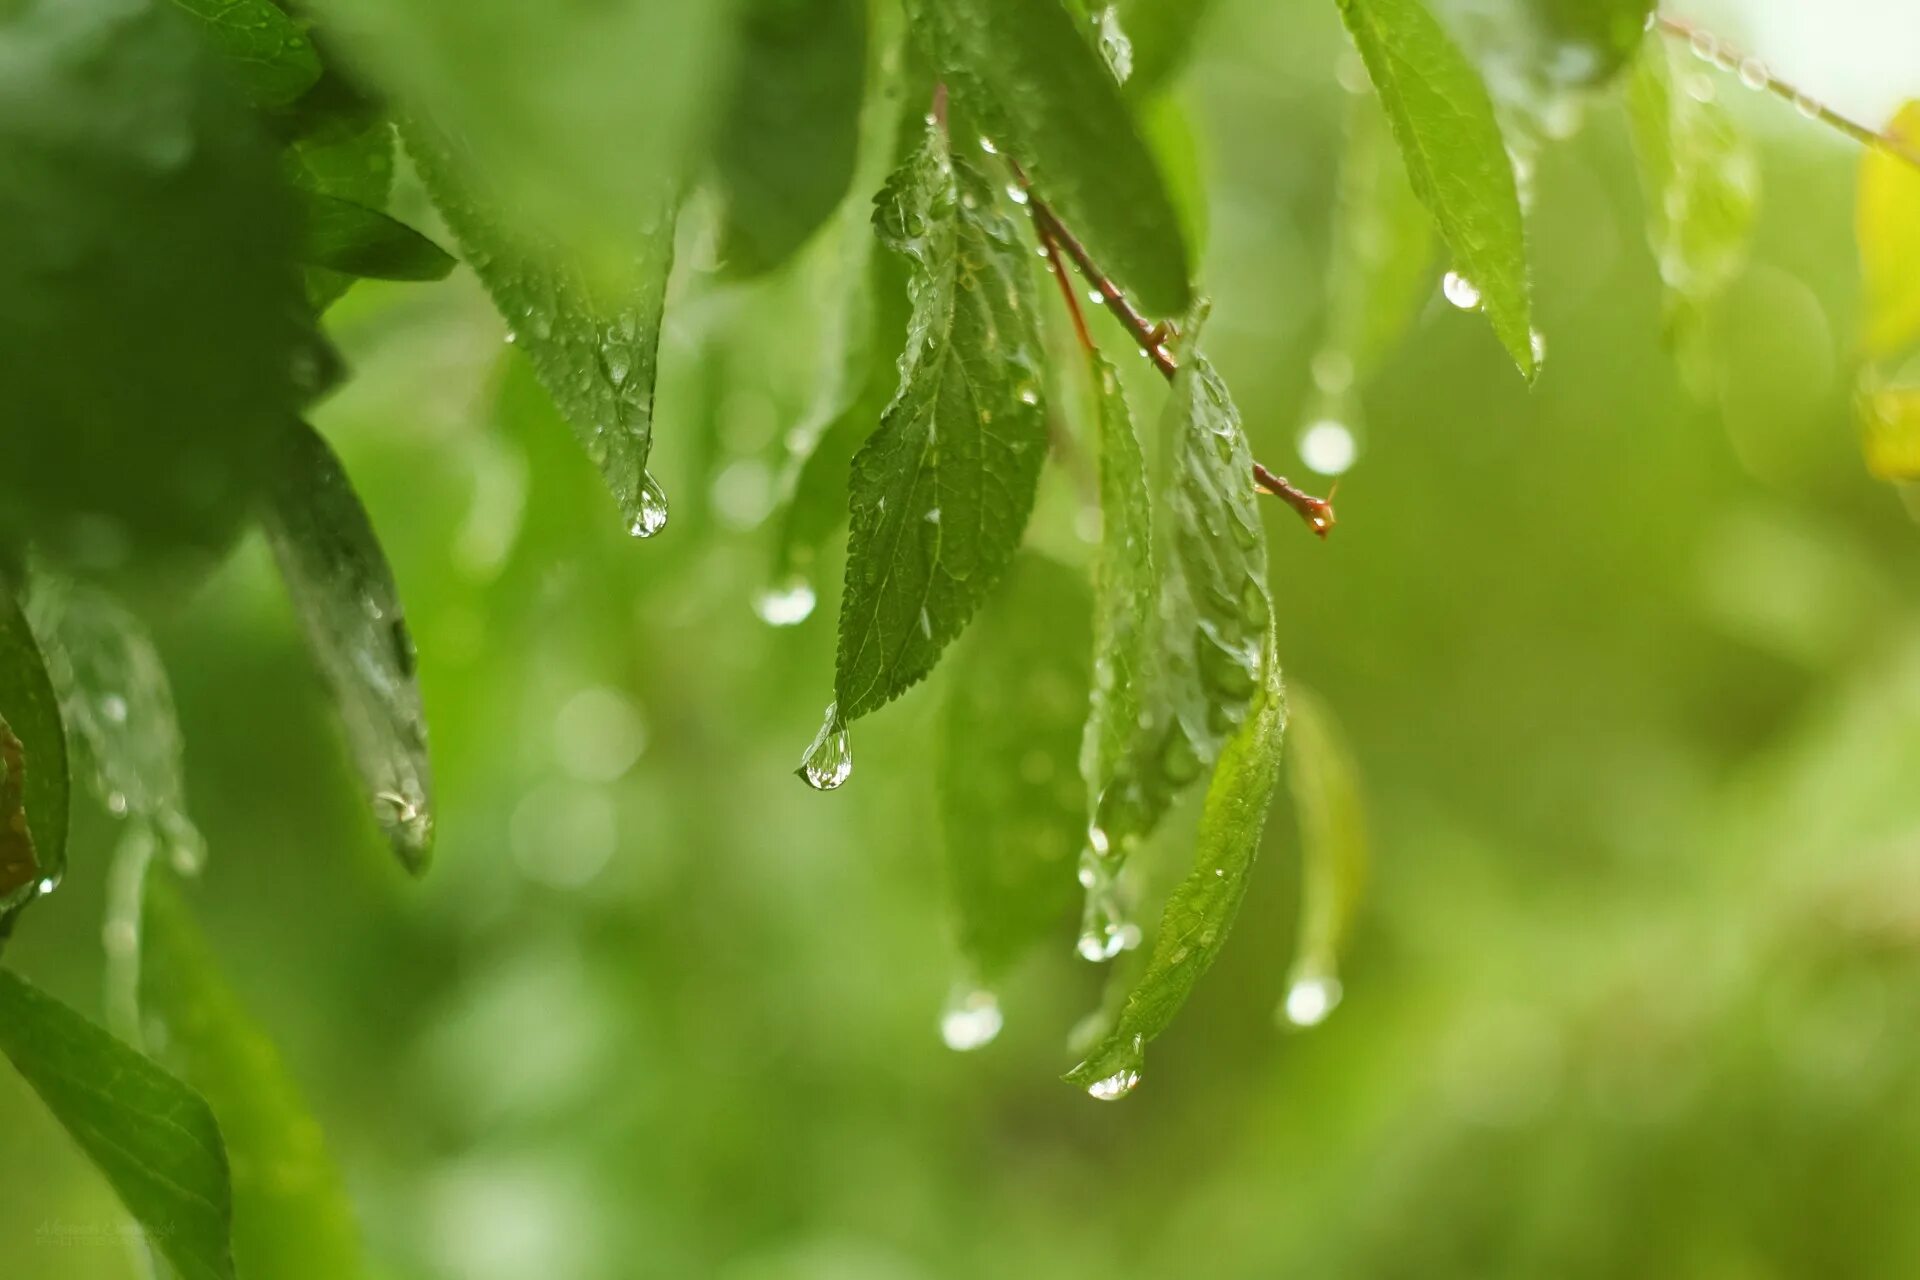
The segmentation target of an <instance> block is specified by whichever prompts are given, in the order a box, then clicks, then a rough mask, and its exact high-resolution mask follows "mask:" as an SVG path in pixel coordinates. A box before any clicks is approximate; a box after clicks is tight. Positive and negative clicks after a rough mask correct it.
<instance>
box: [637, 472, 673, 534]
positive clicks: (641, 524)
mask: <svg viewBox="0 0 1920 1280" xmlns="http://www.w3.org/2000/svg"><path fill="white" fill-rule="evenodd" d="M666 527H667V491H666V490H665V489H662V488H661V487H660V482H659V481H658V480H655V479H654V478H653V473H652V472H651V471H648V472H645V473H644V474H642V475H641V477H640V509H639V510H638V511H637V512H635V513H634V517H633V523H632V524H630V525H628V526H627V532H628V533H630V534H632V535H633V536H634V537H636V538H651V537H652V536H653V535H654V534H656V533H659V532H660V531H661V530H662V529H664V528H666Z"/></svg>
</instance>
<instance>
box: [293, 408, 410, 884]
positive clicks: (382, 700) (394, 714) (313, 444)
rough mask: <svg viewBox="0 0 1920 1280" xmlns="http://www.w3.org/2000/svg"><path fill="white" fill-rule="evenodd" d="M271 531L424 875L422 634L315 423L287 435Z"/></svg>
mask: <svg viewBox="0 0 1920 1280" xmlns="http://www.w3.org/2000/svg"><path fill="white" fill-rule="evenodd" d="M262 524H263V526H264V527H265V529H266V534H267V542H268V544H269V545H270V546H272V548H273V555H274V559H275V560H276V561H278V563H279V566H280V576H281V578H282V579H284V580H285V582H286V584H287V594H288V596H289V597H290V598H291V599H292V601H293V609H294V613H295V615H296V616H297V617H298V618H299V620H300V625H301V627H302V629H303V630H305V632H306V636H307V645H308V647H309V648H310V649H311V650H312V651H313V656H314V660H315V662H316V663H317V664H318V665H319V667H320V672H321V674H322V675H323V676H324V677H325V678H326V681H327V685H328V687H329V688H330V690H331V691H332V693H333V700H334V705H335V707H336V708H337V709H338V710H339V713H340V718H341V722H342V724H343V725H344V726H345V729H346V736H347V745H348V747H349V749H350V750H351V752H352V754H353V760H354V764H355V766H356V767H357V768H358V769H359V771H360V777H361V780H362V781H363V782H364V783H365V785H366V788H367V792H368V795H369V796H370V798H371V801H372V804H373V811H374V816H375V818H376V819H378V821H379V823H380V826H381V829H382V830H383V831H384V832H385V833H386V836H387V840H388V842H389V843H390V844H391V845H392V846H393V851H394V853H395V854H397V855H398V856H399V858H400V861H401V862H402V863H403V864H404V865H405V866H406V867H407V869H408V870H410V871H413V872H415V873H416V874H417V873H419V872H421V871H424V870H425V869H426V865H427V859H428V857H429V856H430V854H431V853H432V849H433V779H432V773H431V770H430V768H429V765H428V761H427V726H426V718H425V716H424V714H423V713H422V711H421V707H420V688H419V685H418V684H417V683H416V682H415V678H414V649H413V637H412V635H411V634H410V633H409V632H408V630H407V623H406V618H405V615H404V614H403V613H402V611H401V607H400V593H399V590H398V589H397V588H396V587H395V586H394V582H393V572H392V570H391V569H389V568H388V567H387V558H386V555H385V554H384V553H383V552H382V551H381V550H380V542H379V539H378V538H377V537H376V536H375V534H374V531H373V524H372V522H371V521H370V520H368V518H367V513H366V511H365V509H364V508H362V507H361V505H360V499H359V498H358V497H356V496H355V494H354V492H353V486H352V484H351V483H350V482H349V481H348V479H347V474H346V472H345V471H344V470H342V469H341V466H340V461H339V459H337V458H335V457H334V455H333V450H331V449H330V448H328V447H327V443H326V441H324V440H322V439H321V438H320V436H319V434H318V433H316V432H315V431H314V430H313V428H312V427H309V426H307V425H306V424H305V423H295V424H293V425H292V426H290V427H289V428H288V430H287V432H286V435H285V437H284V440H283V443H282V446H281V451H280V460H279V465H278V467H277V469H276V471H275V473H274V477H273V484H272V486H271V489H270V496H269V501H268V504H267V509H266V511H265V513H264V514H263V517H262Z"/></svg>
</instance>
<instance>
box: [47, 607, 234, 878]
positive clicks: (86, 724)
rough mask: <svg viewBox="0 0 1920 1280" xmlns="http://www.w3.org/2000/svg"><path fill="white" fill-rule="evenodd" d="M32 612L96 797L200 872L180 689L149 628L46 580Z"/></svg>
mask: <svg viewBox="0 0 1920 1280" xmlns="http://www.w3.org/2000/svg"><path fill="white" fill-rule="evenodd" d="M28 606H29V607H28V612H29V614H30V615H31V617H32V619H33V624H34V628H35V630H36V631H38V632H39V634H40V635H41V636H42V637H43V638H44V639H45V641H46V648H47V653H48V655H49V658H48V663H47V670H48V673H49V674H50V675H51V677H52V680H53V687H54V689H55V691H56V692H57V693H58V694H59V698H60V709H61V713H62V714H63V716H64V717H65V719H66V723H67V726H68V729H69V730H70V731H71V733H72V735H73V738H74V740H75V742H76V743H77V744H79V745H80V746H81V747H83V748H84V751H83V753H82V754H83V756H84V758H85V759H86V761H87V762H88V764H89V765H90V768H89V769H88V770H87V772H86V777H87V779H88V781H89V782H91V784H92V786H93V791H94V794H95V795H96V796H97V797H98V798H99V800H100V803H101V804H103V805H105V806H106V808H107V810H108V811H109V812H110V813H112V814H114V815H115V816H116V817H125V816H132V817H135V818H140V819H144V820H145V821H146V822H148V823H149V824H151V826H152V827H153V828H154V830H155V831H156V832H157V833H158V835H159V837H160V839H161V842H162V844H163V846H164V847H165V848H166V850H167V852H168V855H169V857H170V858H171V859H172V861H173V863H174V865H175V866H176V867H179V868H181V869H182V870H192V869H196V868H197V867H198V866H199V865H200V862H201V861H202V859H203V857H204V852H205V843H204V842H203V841H202V840H201V838H200V833H199V831H197V830H196V829H195V827H194V825H193V822H192V820H191V819H190V818H188V816H187V795H186V781H185V771H184V769H183V767H182V755H183V751H182V744H181V739H180V721H179V717H178V715H177V714H176V712H175V710H174V702H173V687H172V685H171V683H170V682H169V681H168V679H167V671H166V667H165V666H164V665H163V664H162V662H161V660H160V652H159V650H158V649H156V648H155V647H154V643H153V637H152V636H151V635H150V634H149V633H148V631H147V628H146V624H145V623H143V622H141V621H140V619H139V618H138V617H136V616H135V615H134V614H133V613H132V612H130V611H129V610H128V609H126V608H125V607H124V606H122V605H121V604H119V603H118V602H117V601H115V600H114V599H113V597H112V596H110V595H108V594H107V593H106V592H104V591H101V590H99V589H97V588H93V587H88V586H85V585H82V584H79V583H71V582H64V581H60V580H56V579H53V578H49V577H46V576H44V575H43V576H42V577H40V578H39V579H37V580H36V582H35V583H34V591H33V595H32V597H31V598H30V600H29V602H28Z"/></svg>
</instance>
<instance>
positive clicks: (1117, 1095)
mask: <svg viewBox="0 0 1920 1280" xmlns="http://www.w3.org/2000/svg"><path fill="white" fill-rule="evenodd" d="M1139 1083H1140V1073H1139V1072H1138V1071H1136V1070H1134V1069H1133V1068H1132V1067H1122V1068H1121V1069H1120V1070H1118V1071H1116V1072H1114V1073H1113V1074H1112V1075H1110V1076H1108V1077H1106V1078H1105V1079H1103V1080H1095V1081H1094V1082H1093V1083H1092V1084H1090V1085H1088V1086H1087V1096H1088V1097H1090V1098H1098V1099H1099V1100H1100V1101H1101V1102H1118V1101H1119V1100H1120V1099H1122V1098H1124V1097H1126V1096H1127V1095H1128V1094H1130V1093H1132V1092H1133V1088H1134V1086H1135V1085H1137V1084H1139Z"/></svg>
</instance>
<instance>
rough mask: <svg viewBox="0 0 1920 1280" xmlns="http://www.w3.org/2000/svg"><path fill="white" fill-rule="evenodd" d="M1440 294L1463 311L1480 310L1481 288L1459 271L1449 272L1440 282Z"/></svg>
mask: <svg viewBox="0 0 1920 1280" xmlns="http://www.w3.org/2000/svg"><path fill="white" fill-rule="evenodd" d="M1440 292H1441V293H1443V294H1445V295H1446V298H1447V301H1448V302H1451V303H1452V304H1453V305H1454V306H1456V307H1458V308H1460V309H1461V310H1462V311H1478V310H1479V309H1480V288H1479V286H1478V285H1476V284H1474V282H1473V281H1471V280H1469V279H1467V278H1466V277H1465V276H1463V275H1461V274H1460V273H1459V272H1458V271H1449V272H1447V274H1446V275H1445V276H1444V277H1443V278H1442V279H1441V281H1440Z"/></svg>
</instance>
